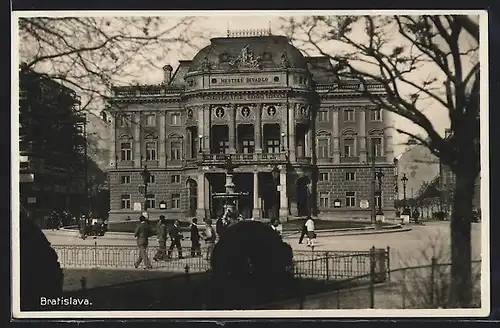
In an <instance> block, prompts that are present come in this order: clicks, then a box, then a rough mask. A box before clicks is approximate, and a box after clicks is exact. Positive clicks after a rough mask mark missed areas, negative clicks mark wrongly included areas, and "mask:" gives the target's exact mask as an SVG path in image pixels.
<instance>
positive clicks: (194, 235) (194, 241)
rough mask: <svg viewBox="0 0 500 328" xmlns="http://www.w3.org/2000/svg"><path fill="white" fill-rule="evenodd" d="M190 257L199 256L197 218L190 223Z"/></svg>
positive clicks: (199, 244)
mask: <svg viewBox="0 0 500 328" xmlns="http://www.w3.org/2000/svg"><path fill="white" fill-rule="evenodd" d="M191 256H192V257H195V256H201V243H200V232H199V230H198V219H197V218H193V221H192V223H191Z"/></svg>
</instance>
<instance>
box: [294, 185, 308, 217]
mask: <svg viewBox="0 0 500 328" xmlns="http://www.w3.org/2000/svg"><path fill="white" fill-rule="evenodd" d="M310 182H311V180H309V178H308V177H301V178H299V179H297V183H296V184H297V212H298V215H299V216H308V215H310V214H311V205H310V202H311V195H310V193H309V188H308V185H309V183H310Z"/></svg>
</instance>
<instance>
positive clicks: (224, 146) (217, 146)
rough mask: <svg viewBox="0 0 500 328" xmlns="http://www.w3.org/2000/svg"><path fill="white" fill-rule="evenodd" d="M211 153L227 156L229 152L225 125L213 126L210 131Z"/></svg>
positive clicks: (227, 133)
mask: <svg viewBox="0 0 500 328" xmlns="http://www.w3.org/2000/svg"><path fill="white" fill-rule="evenodd" d="M210 144H211V147H210V148H211V152H212V153H214V154H227V153H228V152H229V127H228V126H227V125H213V126H212V129H211V131H210Z"/></svg>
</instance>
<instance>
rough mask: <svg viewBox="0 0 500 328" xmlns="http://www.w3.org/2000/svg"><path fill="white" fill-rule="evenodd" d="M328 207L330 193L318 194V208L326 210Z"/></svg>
mask: <svg viewBox="0 0 500 328" xmlns="http://www.w3.org/2000/svg"><path fill="white" fill-rule="evenodd" d="M329 206H330V193H328V192H320V193H319V207H321V208H327V207H329Z"/></svg>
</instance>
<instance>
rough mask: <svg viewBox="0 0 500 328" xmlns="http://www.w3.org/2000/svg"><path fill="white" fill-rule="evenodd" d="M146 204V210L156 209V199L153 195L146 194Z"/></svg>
mask: <svg viewBox="0 0 500 328" xmlns="http://www.w3.org/2000/svg"><path fill="white" fill-rule="evenodd" d="M146 204H147V207H148V208H156V197H155V194H148V195H147V196H146Z"/></svg>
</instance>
